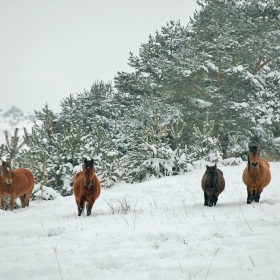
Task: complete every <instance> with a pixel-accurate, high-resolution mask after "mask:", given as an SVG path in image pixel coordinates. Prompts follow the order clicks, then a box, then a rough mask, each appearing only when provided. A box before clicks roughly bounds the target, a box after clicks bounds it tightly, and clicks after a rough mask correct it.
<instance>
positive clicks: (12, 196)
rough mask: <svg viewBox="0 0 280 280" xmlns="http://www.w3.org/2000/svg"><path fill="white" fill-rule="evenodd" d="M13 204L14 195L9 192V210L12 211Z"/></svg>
mask: <svg viewBox="0 0 280 280" xmlns="http://www.w3.org/2000/svg"><path fill="white" fill-rule="evenodd" d="M14 204H15V195H13V194H11V196H10V210H11V211H14Z"/></svg>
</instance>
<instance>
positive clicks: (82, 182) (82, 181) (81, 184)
mask: <svg viewBox="0 0 280 280" xmlns="http://www.w3.org/2000/svg"><path fill="white" fill-rule="evenodd" d="M94 172H95V170H94V165H93V159H91V160H87V159H85V160H84V163H83V171H80V172H78V173H77V174H76V175H75V178H74V184H73V192H74V195H75V199H76V203H77V207H78V215H79V216H81V214H82V212H83V210H84V208H85V205H86V208H87V215H88V216H89V215H90V214H91V209H92V206H93V204H94V202H95V200H96V199H97V198H98V197H99V195H100V191H101V187H100V182H99V180H98V178H97V176H96V174H95V173H94Z"/></svg>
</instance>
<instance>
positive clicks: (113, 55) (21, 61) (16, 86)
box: [0, 0, 198, 113]
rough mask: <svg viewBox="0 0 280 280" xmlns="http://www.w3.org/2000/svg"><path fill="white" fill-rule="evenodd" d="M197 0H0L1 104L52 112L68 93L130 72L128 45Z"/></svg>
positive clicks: (132, 47) (135, 47)
mask: <svg viewBox="0 0 280 280" xmlns="http://www.w3.org/2000/svg"><path fill="white" fill-rule="evenodd" d="M195 9H198V5H197V4H196V1H195V0H161V1H158V0H141V1H140V0H138V1H136V0H102V1H101V0H100V1H97V0H91V1H89V0H48V1H43V0H24V1H22V0H0V40H1V44H0V73H1V79H0V95H1V103H0V109H2V110H4V111H5V110H7V109H9V108H10V107H11V106H16V107H19V108H20V109H21V110H22V111H23V112H29V113H33V112H34V110H41V109H42V108H43V107H44V105H45V104H46V103H48V104H49V108H50V109H52V110H53V111H54V112H59V111H60V102H61V101H62V100H63V98H65V97H68V96H69V95H70V94H75V93H79V92H83V91H84V89H86V90H89V89H90V87H91V85H92V84H93V82H94V81H96V80H103V81H105V82H109V81H112V80H113V78H114V76H115V75H116V74H117V71H130V69H129V66H127V62H128V57H129V52H130V51H132V52H133V53H134V54H135V55H137V54H138V51H139V47H140V44H141V43H146V42H147V41H148V37H149V35H150V34H152V35H154V34H155V31H156V30H159V31H160V30H161V26H165V25H166V22H169V21H170V20H174V21H178V20H180V21H181V23H182V25H187V23H188V22H189V17H192V16H193V13H194V11H195Z"/></svg>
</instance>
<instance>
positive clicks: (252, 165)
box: [251, 162, 259, 168]
mask: <svg viewBox="0 0 280 280" xmlns="http://www.w3.org/2000/svg"><path fill="white" fill-rule="evenodd" d="M251 167H252V168H258V167H259V163H258V162H252V164H251Z"/></svg>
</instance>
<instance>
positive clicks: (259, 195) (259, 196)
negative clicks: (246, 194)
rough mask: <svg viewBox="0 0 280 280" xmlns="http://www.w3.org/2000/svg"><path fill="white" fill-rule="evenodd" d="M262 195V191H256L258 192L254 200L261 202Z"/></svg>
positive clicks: (255, 193)
mask: <svg viewBox="0 0 280 280" xmlns="http://www.w3.org/2000/svg"><path fill="white" fill-rule="evenodd" d="M261 193H262V190H256V191H255V192H254V199H255V202H259V201H260V198H261Z"/></svg>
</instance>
